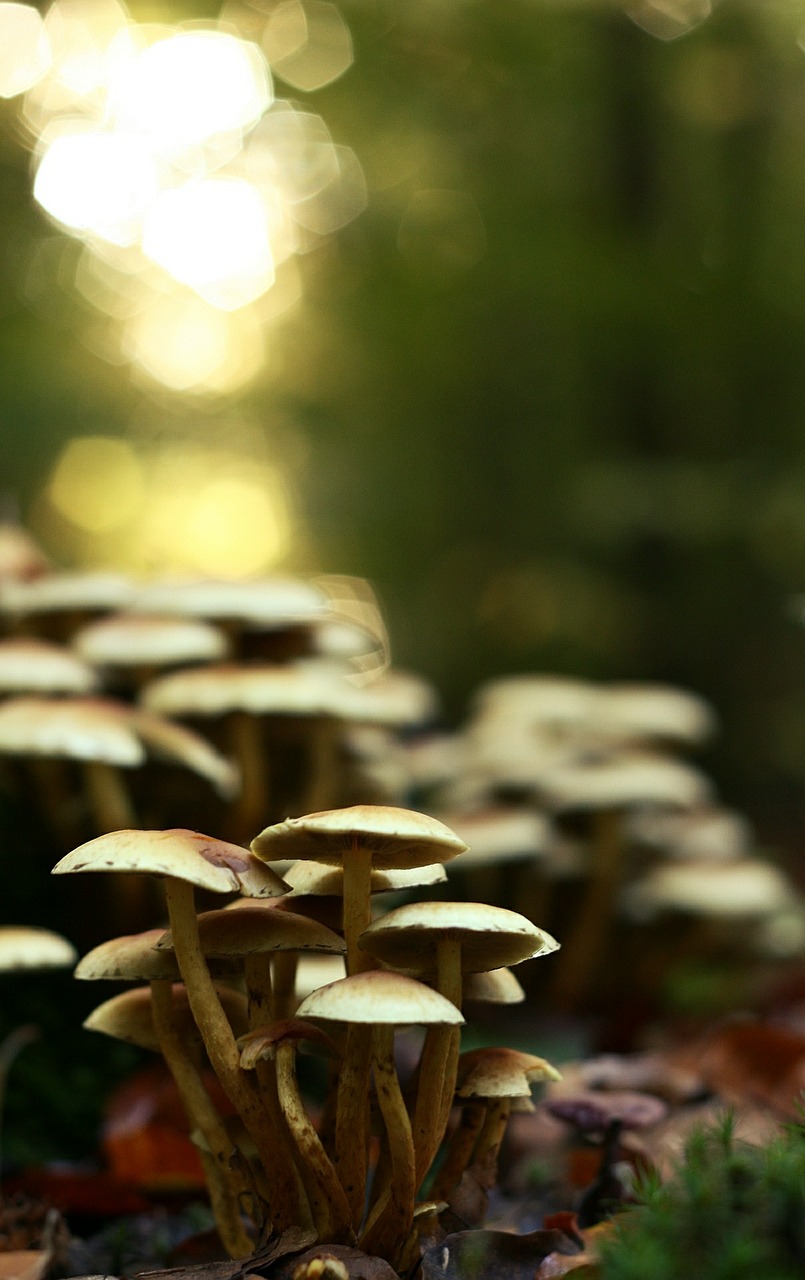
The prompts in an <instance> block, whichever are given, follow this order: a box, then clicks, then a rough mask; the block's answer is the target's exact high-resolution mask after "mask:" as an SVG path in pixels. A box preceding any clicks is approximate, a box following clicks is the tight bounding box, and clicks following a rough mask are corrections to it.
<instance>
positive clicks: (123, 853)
mask: <svg viewBox="0 0 805 1280" xmlns="http://www.w3.org/2000/svg"><path fill="white" fill-rule="evenodd" d="M74 871H139V872H149V873H150V874H151V875H158V876H173V877H175V878H177V879H180V880H186V881H189V883H190V884H194V885H197V886H198V887H199V888H200V889H209V890H211V891H212V892H213V893H241V894H243V895H244V896H245V897H251V898H269V897H274V896H275V895H279V894H282V893H284V892H285V890H286V886H285V884H283V882H282V880H280V879H279V877H278V876H276V875H274V873H273V871H271V870H270V869H269V868H268V867H266V866H265V865H264V864H263V863H261V862H260V860H259V859H258V858H255V857H253V855H252V854H251V853H249V851H248V849H242V848H241V847H240V846H239V845H235V844H229V843H228V842H227V841H225V840H216V839H215V838H214V837H213V836H205V835H202V834H201V832H199V831H188V830H185V829H184V828H181V827H175V828H172V829H169V830H167V831H136V830H123V831H110V832H108V833H107V834H106V835H102V836H97V837H96V838H95V839H94V840H89V841H87V843H86V844H82V845H79V847H78V848H77V849H73V850H72V852H71V853H68V854H67V855H66V857H64V858H62V859H61V861H60V862H58V863H57V864H56V866H55V867H54V868H53V874H54V875H66V874H68V873H70V872H74Z"/></svg>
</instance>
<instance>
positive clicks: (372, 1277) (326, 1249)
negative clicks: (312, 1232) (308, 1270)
mask: <svg viewBox="0 0 805 1280" xmlns="http://www.w3.org/2000/svg"><path fill="white" fill-rule="evenodd" d="M322 1253H327V1254H329V1255H330V1256H331V1257H334V1258H337V1259H338V1261H339V1262H342V1263H343V1264H344V1266H345V1267H346V1269H347V1271H348V1272H349V1276H350V1280H399V1277H398V1275H397V1272H396V1271H395V1270H394V1269H393V1267H391V1266H389V1264H388V1262H386V1261H385V1260H384V1259H383V1258H375V1257H372V1256H371V1255H370V1254H368V1253H363V1252H362V1251H361V1250H360V1249H353V1248H351V1247H350V1246H349V1245H346V1244H328V1245H326V1246H324V1245H316V1246H314V1247H313V1248H312V1249H308V1250H307V1251H306V1252H305V1253H303V1254H301V1255H297V1256H295V1257H293V1258H290V1259H288V1258H286V1259H283V1261H282V1263H281V1265H280V1266H279V1267H278V1268H276V1267H272V1269H271V1271H270V1272H264V1273H263V1274H264V1275H270V1276H271V1280H290V1277H291V1276H293V1273H294V1271H295V1270H296V1268H297V1267H304V1266H306V1265H307V1264H308V1263H309V1262H312V1260H313V1259H314V1258H316V1257H319V1256H320V1255H321V1254H322Z"/></svg>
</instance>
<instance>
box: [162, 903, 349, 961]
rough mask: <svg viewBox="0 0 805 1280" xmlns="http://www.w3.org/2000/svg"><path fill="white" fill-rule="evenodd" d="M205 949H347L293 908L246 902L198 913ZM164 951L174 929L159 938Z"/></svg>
mask: <svg viewBox="0 0 805 1280" xmlns="http://www.w3.org/2000/svg"><path fill="white" fill-rule="evenodd" d="M198 932H199V940H200V942H201V949H202V951H203V952H204V954H205V955H206V956H215V957H218V958H222V957H225V956H247V955H255V954H257V953H258V952H265V951H318V952H329V953H331V954H334V955H341V954H343V952H345V951H346V949H347V944H346V942H345V941H344V939H343V938H341V937H339V935H338V934H337V933H334V932H333V930H332V929H328V928H326V926H325V925H323V924H319V923H318V922H317V921H316V920H310V919H308V917H307V916H300V915H296V914H294V913H293V912H291V911H266V910H265V909H264V908H263V907H259V906H257V907H248V906H244V907H243V908H242V909H241V910H239V911H228V910H227V909H226V908H224V909H223V910H220V911H205V912H203V913H202V914H201V915H200V916H199V917H198ZM157 946H158V948H159V950H160V951H164V950H168V951H169V950H170V949H171V948H172V947H173V935H172V933H171V931H170V930H168V931H167V933H164V934H162V936H161V937H160V938H159V939H158V941H157Z"/></svg>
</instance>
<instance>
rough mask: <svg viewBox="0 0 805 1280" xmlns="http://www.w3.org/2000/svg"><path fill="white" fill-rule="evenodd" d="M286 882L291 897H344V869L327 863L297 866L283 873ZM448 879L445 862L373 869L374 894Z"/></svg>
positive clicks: (294, 865) (398, 890) (296, 864)
mask: <svg viewBox="0 0 805 1280" xmlns="http://www.w3.org/2000/svg"><path fill="white" fill-rule="evenodd" d="M465 856H466V855H465ZM282 878H283V880H284V881H285V883H286V884H289V885H290V886H291V889H292V893H291V897H293V896H294V895H295V896H297V897H298V896H299V895H301V894H317V895H321V896H322V897H328V898H342V897H343V896H344V869H343V867H340V866H329V865H328V864H327V863H324V862H304V861H300V862H295V863H293V865H292V866H291V867H289V868H288V870H287V871H284V872H283V873H282ZM446 879H447V872H446V871H445V869H444V867H443V865H442V863H441V862H431V863H428V865H427V866H424V867H408V868H401V869H400V870H397V871H378V870H376V869H373V870H372V875H371V890H372V893H399V892H400V891H401V890H403V889H418V888H422V887H423V886H426V885H433V884H443V883H444V881H445V880H446Z"/></svg>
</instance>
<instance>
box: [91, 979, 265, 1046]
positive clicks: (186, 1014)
mask: <svg viewBox="0 0 805 1280" xmlns="http://www.w3.org/2000/svg"><path fill="white" fill-rule="evenodd" d="M218 996H219V998H220V1000H221V1004H222V1005H223V1008H224V1012H225V1013H226V1016H227V1018H228V1020H229V1023H230V1025H231V1027H232V1031H233V1034H234V1035H236V1036H239V1035H243V1034H244V1032H245V1031H246V1030H247V1028H248V1015H247V1008H246V997H245V996H242V995H241V994H240V993H239V992H237V991H232V990H231V989H230V988H229V987H219V988H218ZM173 999H174V1009H175V1016H176V1019H177V1021H178V1023H179V1025H180V1027H181V1031H182V1036H183V1038H184V1039H185V1040H188V1039H189V1040H192V1041H195V1042H197V1043H200V1042H201V1035H200V1033H199V1031H198V1028H197V1027H196V1024H195V1022H194V1021H193V1017H192V1014H191V1012H190V1005H189V1004H188V1001H187V994H186V992H185V988H184V987H183V986H181V985H180V984H178V983H177V984H176V985H175V986H174V988H173ZM84 1026H85V1027H86V1029H87V1031H100V1032H101V1033H102V1034H103V1035H106V1036H112V1037H113V1038H114V1039H115V1040H126V1041H128V1042H129V1044H136V1045H139V1047H140V1048H141V1049H152V1050H153V1051H154V1052H155V1053H159V1052H160V1044H159V1039H158V1037H157V1033H156V1031H155V1029H154V1020H153V1015H152V1012H151V988H150V987H137V988H136V989H135V990H133V991H122V992H120V994H119V995H116V996H112V998H111V1000H105V1001H104V1002H103V1004H100V1005H98V1007H97V1009H93V1011H92V1013H91V1014H90V1015H89V1016H88V1017H87V1018H86V1019H85V1021H84Z"/></svg>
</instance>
